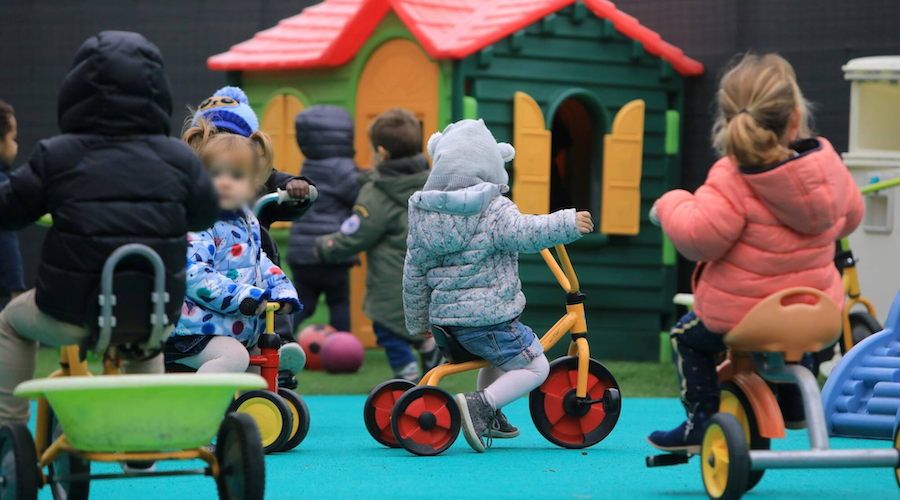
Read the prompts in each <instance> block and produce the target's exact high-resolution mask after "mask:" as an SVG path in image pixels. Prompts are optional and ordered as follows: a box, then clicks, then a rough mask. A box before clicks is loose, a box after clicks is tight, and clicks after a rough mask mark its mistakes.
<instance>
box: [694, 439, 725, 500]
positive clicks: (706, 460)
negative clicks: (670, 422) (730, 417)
mask: <svg viewBox="0 0 900 500" xmlns="http://www.w3.org/2000/svg"><path fill="white" fill-rule="evenodd" d="M700 458H701V460H702V462H701V468H702V471H703V484H704V485H705V486H706V490H707V492H709V495H710V496H711V497H713V498H720V497H721V496H722V495H723V494H724V493H725V487H726V486H727V485H728V466H729V459H728V442H727V441H726V440H725V433H724V432H723V431H722V428H721V427H719V425H718V424H715V423H712V424H710V425H709V427H708V428H707V429H706V433H705V434H704V435H703V451H702V453H701V455H700Z"/></svg>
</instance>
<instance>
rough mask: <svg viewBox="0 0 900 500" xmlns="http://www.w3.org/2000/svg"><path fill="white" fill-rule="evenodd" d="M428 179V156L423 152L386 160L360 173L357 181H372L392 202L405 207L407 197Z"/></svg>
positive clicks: (363, 182) (407, 200) (420, 187)
mask: <svg viewBox="0 0 900 500" xmlns="http://www.w3.org/2000/svg"><path fill="white" fill-rule="evenodd" d="M427 179H428V158H427V157H425V155H424V154H417V155H415V156H406V157H403V158H397V159H396V160H386V161H384V162H383V163H381V164H380V165H378V166H377V167H375V170H374V171H372V172H371V173H368V172H367V173H365V174H364V175H360V177H359V182H360V183H362V184H365V183H366V182H368V181H372V182H373V183H374V184H375V186H376V187H377V188H378V189H380V190H382V191H384V193H385V194H386V195H388V198H390V199H391V200H392V201H393V202H394V203H397V204H398V205H400V206H402V207H403V208H406V206H407V205H408V203H409V197H410V196H412V195H413V193H415V192H416V191H418V190H420V189H422V186H423V185H425V181H426V180H427Z"/></svg>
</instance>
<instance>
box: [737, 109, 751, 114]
mask: <svg viewBox="0 0 900 500" xmlns="http://www.w3.org/2000/svg"><path fill="white" fill-rule="evenodd" d="M742 113H747V114H748V115H749V114H750V112H749V111H747V108H744V109H742V110H740V111H738V112H737V114H742Z"/></svg>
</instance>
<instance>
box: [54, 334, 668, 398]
mask: <svg viewBox="0 0 900 500" xmlns="http://www.w3.org/2000/svg"><path fill="white" fill-rule="evenodd" d="M57 353H58V351H57V349H55V348H50V347H44V348H42V349H41V350H40V352H39V353H38V365H37V375H36V376H37V377H38V378H41V377H46V376H47V375H49V374H50V373H51V372H52V371H53V370H56V369H57V368H58V367H59V364H58V362H57V359H58V354H57ZM89 364H90V369H91V372H92V373H101V372H102V371H103V366H102V364H101V363H100V361H97V360H91V361H90V363H89ZM604 364H605V365H606V367H607V368H609V370H610V371H611V372H612V374H613V376H615V377H616V380H617V381H618V382H619V386H620V388H621V389H622V394H623V395H625V396H627V397H632V398H661V397H677V396H678V382H677V380H676V378H675V368H674V367H673V366H672V365H670V364H665V365H663V364H658V363H635V362H627V361H611V362H607V363H604ZM475 376H476V372H466V373H460V374H457V375H450V376H448V377H447V378H445V379H444V380H443V381H442V382H441V384H440V385H441V387H443V388H444V389H446V390H447V391H449V392H450V393H451V394H455V393H457V392H467V391H471V390H473V389H474V387H475ZM390 378H392V376H391V369H390V367H389V366H388V363H387V358H386V357H385V355H384V351H382V350H380V349H370V350H367V351H366V360H365V362H364V363H363V366H362V369H360V371H358V372H357V373H353V374H347V375H331V374H328V373H325V372H321V371H309V370H306V371H304V372H303V373H301V374H300V376H299V379H298V381H299V382H300V387H299V388H298V391H299V392H300V393H301V394H303V395H307V394H367V393H368V392H369V391H370V390H371V389H372V388H373V387H375V386H376V385H377V384H379V383H381V382H382V381H384V380H388V379H390Z"/></svg>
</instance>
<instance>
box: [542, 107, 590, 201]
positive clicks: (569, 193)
mask: <svg viewBox="0 0 900 500" xmlns="http://www.w3.org/2000/svg"><path fill="white" fill-rule="evenodd" d="M551 132H552V136H551V137H552V139H551V146H550V211H551V212H552V211H554V210H558V209H560V208H573V207H574V208H577V209H579V210H592V209H593V208H594V207H595V206H596V199H597V197H598V196H599V192H598V191H596V190H595V189H594V175H595V172H594V170H595V169H594V166H595V165H596V152H597V151H596V150H597V149H598V148H597V147H596V142H597V141H598V140H599V138H600V137H602V134H601V133H600V132H599V131H595V130H594V122H593V120H592V119H591V114H590V112H588V110H587V108H585V106H584V105H583V104H582V103H581V102H580V101H579V100H578V99H575V98H572V99H567V100H565V101H563V103H562V104H560V106H559V108H557V110H556V113H555V115H554V117H553V124H552V128H551Z"/></svg>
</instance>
